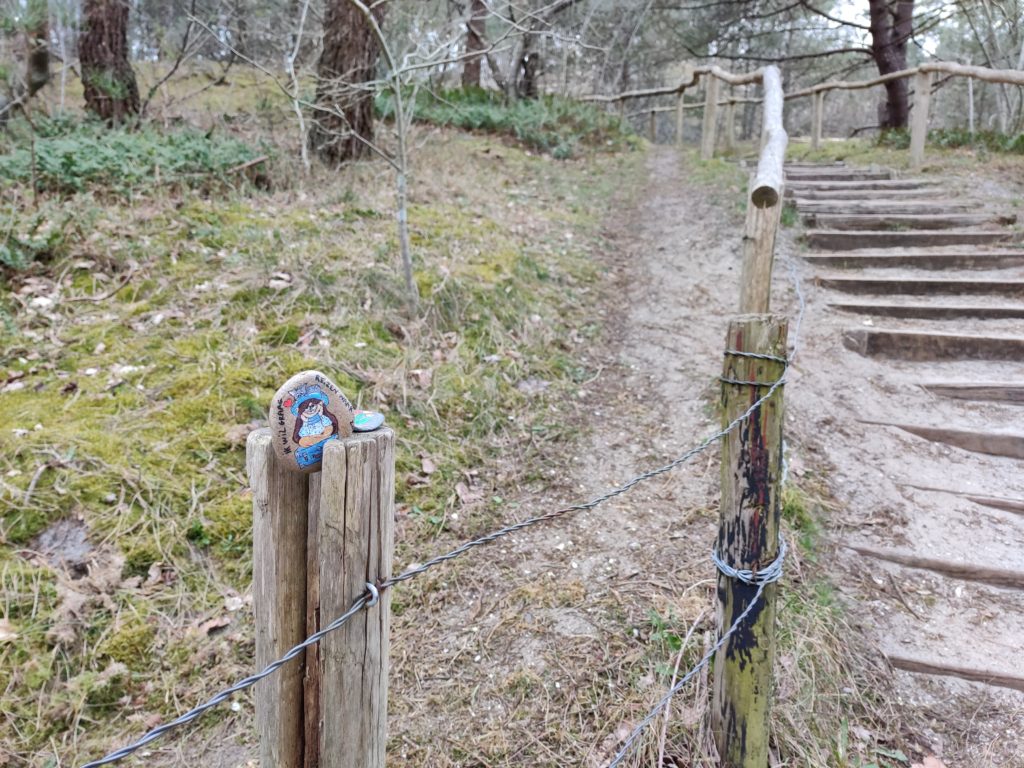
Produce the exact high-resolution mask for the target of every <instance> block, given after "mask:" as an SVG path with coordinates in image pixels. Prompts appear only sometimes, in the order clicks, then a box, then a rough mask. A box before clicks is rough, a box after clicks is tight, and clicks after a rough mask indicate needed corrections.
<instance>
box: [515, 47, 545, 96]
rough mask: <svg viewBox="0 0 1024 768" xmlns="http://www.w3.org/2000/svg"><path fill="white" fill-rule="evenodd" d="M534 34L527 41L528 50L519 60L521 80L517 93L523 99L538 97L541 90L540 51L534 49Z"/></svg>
mask: <svg viewBox="0 0 1024 768" xmlns="http://www.w3.org/2000/svg"><path fill="white" fill-rule="evenodd" d="M533 39H534V38H533V36H532V35H531V36H530V37H529V38H527V41H526V50H525V51H523V57H522V58H521V59H520V60H519V82H518V85H517V87H516V94H517V95H518V96H519V98H521V99H536V98H537V96H538V95H539V93H540V91H539V90H538V88H537V77H538V76H539V75H540V71H541V57H540V53H539V52H537V51H534V50H532V47H533V46H532V42H533Z"/></svg>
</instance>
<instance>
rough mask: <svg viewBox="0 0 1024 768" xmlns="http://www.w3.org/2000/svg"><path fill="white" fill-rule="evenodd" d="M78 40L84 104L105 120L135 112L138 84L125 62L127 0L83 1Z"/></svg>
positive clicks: (120, 120)
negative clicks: (81, 22)
mask: <svg viewBox="0 0 1024 768" xmlns="http://www.w3.org/2000/svg"><path fill="white" fill-rule="evenodd" d="M82 14H83V17H84V19H85V22H84V25H83V29H82V35H81V38H80V39H79V42H78V50H79V59H80V60H81V63H82V84H83V86H84V88H85V106H86V109H88V110H89V111H90V112H92V113H93V114H95V115H96V116H98V117H101V118H102V119H104V120H106V121H107V122H108V123H120V122H123V121H124V120H126V119H127V118H128V117H129V116H131V115H136V114H138V112H139V87H138V85H137V84H136V82H135V72H134V71H133V70H132V65H131V63H130V62H129V61H128V0H85V3H84V6H83V9H82Z"/></svg>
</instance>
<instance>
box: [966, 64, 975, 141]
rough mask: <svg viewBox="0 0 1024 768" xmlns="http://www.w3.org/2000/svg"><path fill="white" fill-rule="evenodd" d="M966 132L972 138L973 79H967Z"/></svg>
mask: <svg viewBox="0 0 1024 768" xmlns="http://www.w3.org/2000/svg"><path fill="white" fill-rule="evenodd" d="M967 132H968V133H970V134H971V136H972V137H973V136H974V78H973V77H968V78H967Z"/></svg>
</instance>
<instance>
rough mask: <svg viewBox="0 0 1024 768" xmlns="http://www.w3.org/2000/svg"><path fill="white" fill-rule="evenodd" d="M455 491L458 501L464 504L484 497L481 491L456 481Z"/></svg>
mask: <svg viewBox="0 0 1024 768" xmlns="http://www.w3.org/2000/svg"><path fill="white" fill-rule="evenodd" d="M455 493H456V494H458V497H459V501H461V502H462V503H463V505H466V504H472V503H473V502H475V501H480V499H482V498H483V497H484V495H483V493H482V492H481V491H479V490H476V489H475V488H470V487H469V486H468V485H466V484H465V483H456V485H455Z"/></svg>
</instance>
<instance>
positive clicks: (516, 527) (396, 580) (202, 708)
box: [81, 350, 786, 768]
mask: <svg viewBox="0 0 1024 768" xmlns="http://www.w3.org/2000/svg"><path fill="white" fill-rule="evenodd" d="M725 354H726V355H728V356H736V357H752V358H756V359H768V360H772V361H775V362H780V363H782V364H783V366H784V368H783V373H782V375H781V376H779V378H778V380H776V381H775V382H774V383H772V384H771V386H769V388H768V391H767V392H765V393H764V395H762V396H761V397H760V398H758V399H757V400H756V401H755V402H754V403H753V404H752V405H751V406H750V407H749V408H747V409H746V410H745V411H744V412H743V413H742V414H740V415H739V416H737V417H736V418H735V419H733V420H732V421H731V422H729V423H728V424H727V425H726V426H725V427H723V428H722V429H720V430H719V431H717V432H715V433H714V434H712V435H710V436H709V437H707V438H705V439H704V440H703V441H701V442H700V443H699V444H698V445H696V446H695V447H693V448H691V449H690V450H688V451H686V452H685V453H683V454H682V455H681V456H679V457H678V458H676V459H674V460H672V461H670V462H669V463H668V464H665V465H663V466H661V467H658V468H656V469H652V470H649V471H647V472H644V473H642V474H640V475H637V476H636V477H634V478H632V479H631V480H629V481H627V482H626V483H623V484H622V485H620V486H617V487H615V488H613V489H611V490H610V491H608V492H607V493H604V494H602V495H600V496H597V497H595V498H593V499H591V500H590V501H587V502H584V503H582V504H573V505H571V506H568V507H562V508H561V509H557V510H554V511H553V512H548V513H546V514H543V515H537V516H536V517H531V518H529V519H527V520H523V521H521V522H518V523H514V524H512V525H507V526H505V527H504V528H500V529H498V530H496V531H493V532H491V533H489V534H487V535H486V536H481V537H480V538H477V539H473V540H472V541H468V542H466V543H464V544H462V545H461V546H459V547H456V548H455V549H453V550H452V551H450V552H447V553H445V554H443V555H438V556H437V557H435V558H433V559H431V560H428V561H427V562H425V563H423V564H422V565H417V566H415V567H413V568H409V569H408V570H406V571H404V572H403V573H401V574H399V575H398V576H393V577H391V578H388V579H385V580H384V581H382V582H380V583H379V584H377V585H367V586H368V589H367V593H365V594H363V595H361V596H360V597H358V598H357V599H356V600H355V601H354V602H353V603H352V606H351V607H350V608H349V609H348V610H347V611H345V613H343V614H342V615H341V616H339V617H338V618H337V619H335V620H334V621H332V622H331V623H330V624H328V625H327V626H326V627H324V628H323V629H321V630H320V631H318V632H315V633H314V634H312V635H310V636H309V637H307V638H306V639H305V640H303V641H302V642H301V643H299V644H298V645H296V646H294V647H293V648H291V649H290V650H289V651H288V652H287V653H285V654H284V656H282V657H281V658H279V659H277V660H276V661H274V662H272V663H270V664H268V665H267V666H266V667H264V668H263V669H262V670H260V671H259V672H257V673H256V674H254V675H250V676H249V677H247V678H245V679H244V680H240V681H239V682H238V683H236V684H235V685H232V686H231V687H230V688H226V689H224V690H223V691H221V692H220V693H218V694H217V695H215V696H213V697H212V698H210V699H209V700H208V701H206V702H204V703H203V704H200V705H199V706H197V707H195V708H194V709H191V710H189V711H188V712H186V713H185V714H183V715H181V716H180V717H178V718H176V719H174V720H172V721H170V722H169V723H164V724H163V725H160V726H157V727H156V728H154V729H152V730H151V731H149V732H148V733H146V734H145V735H144V736H142V737H141V738H140V739H138V740H137V741H135V742H132V743H131V744H129V745H127V746H124V747H122V748H120V749H118V750H116V751H114V752H111V753H109V754H107V755H105V756H104V757H101V758H100V759H98V760H93V761H92V762H89V763H86V764H84V765H83V766H81V768H99V766H102V765H108V764H110V763H114V762H117V761H119V760H123V759H124V758H125V757H128V756H129V755H131V754H132V753H134V752H137V751H138V750H139V749H141V748H142V747H144V746H146V745H147V744H149V743H150V742H152V741H155V740H156V739H158V738H160V737H161V736H163V735H164V734H166V733H168V732H169V731H172V730H174V729H175V728H179V727H180V726H183V725H186V724H188V723H190V722H192V721H193V720H195V719H196V718H198V717H199V716H200V715H202V714H203V713H204V712H206V711H208V710H210V709H212V708H213V707H215V706H217V705H218V704H221V703H222V702H224V701H225V700H227V699H229V698H230V697H231V696H233V695H234V694H236V693H240V692H241V691H243V690H245V689H246V688H250V687H252V686H253V685H255V684H256V683H258V682H259V681H260V680H262V679H264V678H265V677H268V676H269V675H271V674H273V673H274V672H276V671H277V670H278V669H280V668H281V667H282V666H284V665H285V664H287V663H288V662H289V661H291V660H292V659H294V658H295V657H296V656H298V655H299V654H300V653H302V651H304V650H305V649H306V648H308V647H309V646H310V645H313V644H315V643H317V642H319V641H320V640H321V639H322V638H323V637H324V636H325V635H327V634H330V633H331V632H333V631H334V630H336V629H339V628H340V627H342V626H343V625H344V624H345V623H346V622H348V621H349V620H350V619H351V618H352V617H353V616H355V615H356V614H357V613H358V612H359V611H360V610H362V609H363V608H366V607H369V605H370V604H371V603H374V602H375V600H374V599H373V596H374V594H376V593H375V591H374V590H380V591H383V590H385V589H389V588H391V587H393V586H395V585H396V584H400V583H402V582H403V581H408V580H410V579H413V578H415V577H416V576H419V575H421V574H423V573H425V572H427V571H429V570H430V569H431V568H434V567H436V566H439V565H441V564H442V563H446V562H448V561H449V560H454V559H455V558H457V557H460V556H461V555H464V554H465V553H466V552H469V551H470V550H472V549H475V548H477V547H481V546H483V545H485V544H489V543H491V542H492V541H495V540H496V539H500V538H502V537H504V536H508V535H509V534H512V533H516V532H518V531H521V530H523V529H524V528H529V527H531V526H534V525H537V524H538V523H542V522H546V521H549V520H554V519H556V518H558V517H562V516H563V515H566V514H568V513H570V512H579V511H584V510H590V509H594V508H595V507H597V506H599V505H601V504H603V503H605V502H606V501H609V500H610V499H613V498H615V497H616V496H621V495H622V494H624V493H626V492H628V491H629V490H631V489H632V488H634V487H636V486H637V485H639V484H640V483H642V482H644V481H646V480H650V479H651V478H654V477H658V476H659V475H663V474H665V473H666V472H671V471H672V470H673V469H676V468H677V467H679V466H680V465H682V464H684V463H685V462H687V461H689V460H690V459H691V458H693V457H694V456H696V455H698V454H700V453H702V452H704V451H705V450H707V449H708V448H709V447H710V446H711V445H713V444H714V443H715V442H717V441H718V440H721V439H722V438H724V437H725V436H726V435H728V434H729V433H730V432H732V431H733V430H734V429H736V428H737V427H739V425H740V424H742V423H743V422H744V421H746V420H747V419H748V418H750V416H751V414H753V413H754V412H755V411H756V410H757V409H758V408H760V407H761V405H762V404H763V403H764V402H765V401H767V400H768V399H769V398H770V397H772V395H774V394H775V392H776V391H777V390H778V389H779V388H780V387H781V386H783V384H784V383H785V378H786V376H785V365H786V359H785V358H783V357H778V356H775V355H762V354H758V353H754V352H741V351H738V350H726V352H725Z"/></svg>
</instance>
